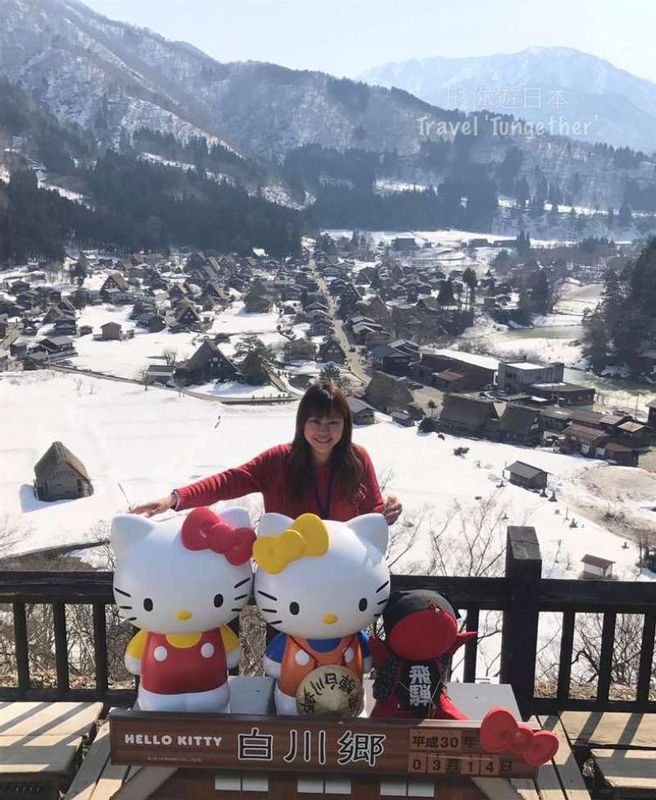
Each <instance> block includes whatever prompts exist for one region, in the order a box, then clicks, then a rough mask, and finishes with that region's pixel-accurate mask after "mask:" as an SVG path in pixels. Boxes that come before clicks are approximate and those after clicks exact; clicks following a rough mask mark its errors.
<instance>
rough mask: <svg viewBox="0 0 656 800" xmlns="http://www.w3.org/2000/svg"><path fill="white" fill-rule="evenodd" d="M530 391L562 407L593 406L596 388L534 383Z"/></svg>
mask: <svg viewBox="0 0 656 800" xmlns="http://www.w3.org/2000/svg"><path fill="white" fill-rule="evenodd" d="M529 390H530V392H531V393H532V394H534V395H535V396H536V397H542V398H544V399H545V400H551V401H552V402H554V403H557V404H558V405H560V406H591V405H592V404H593V403H594V399H595V390H594V387H592V386H578V385H577V384H575V383H566V382H558V383H532V384H530V386H529Z"/></svg>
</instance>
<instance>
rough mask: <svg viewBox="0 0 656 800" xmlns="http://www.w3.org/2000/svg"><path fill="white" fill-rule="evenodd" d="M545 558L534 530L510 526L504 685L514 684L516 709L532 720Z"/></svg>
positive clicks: (504, 615) (503, 645) (502, 664)
mask: <svg viewBox="0 0 656 800" xmlns="http://www.w3.org/2000/svg"><path fill="white" fill-rule="evenodd" d="M541 577H542V556H541V555H540V546H539V544H538V537H537V534H536V533H535V528H532V527H517V526H514V525H510V526H509V527H508V533H507V538H506V580H507V581H508V590H509V606H508V609H507V610H506V611H504V612H503V631H502V634H501V681H502V682H503V683H509V684H511V686H512V688H513V691H514V693H515V697H516V699H517V705H518V706H519V710H520V711H521V713H522V716H523V717H524V718H525V719H526V718H528V717H530V716H531V713H532V705H533V694H534V684H535V658H536V649H537V640H538V620H539V608H538V597H539V593H540V580H541Z"/></svg>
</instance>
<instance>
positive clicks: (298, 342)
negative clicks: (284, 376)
mask: <svg viewBox="0 0 656 800" xmlns="http://www.w3.org/2000/svg"><path fill="white" fill-rule="evenodd" d="M284 352H285V358H286V359H288V360H289V361H314V360H315V359H316V357H317V346H316V344H315V343H314V342H313V341H311V340H310V339H292V340H291V341H290V342H286V343H285V348H284Z"/></svg>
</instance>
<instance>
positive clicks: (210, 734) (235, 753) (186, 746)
mask: <svg viewBox="0 0 656 800" xmlns="http://www.w3.org/2000/svg"><path fill="white" fill-rule="evenodd" d="M479 729H480V723H479V722H474V721H469V720H467V721H460V720H458V721H456V720H448V721H447V720H425V721H424V720H422V721H417V722H414V721H399V720H372V719H363V718H357V719H347V720H336V719H328V718H323V719H321V718H318V717H310V716H304V717H259V716H244V715H241V714H239V715H230V714H172V713H144V712H138V711H115V712H112V714H111V715H110V738H111V754H112V756H111V757H112V762H113V763H115V764H139V765H147V764H151V765H161V766H177V767H196V768H219V769H225V770H237V771H260V770H261V771H266V772H270V773H271V772H290V771H293V772H299V773H302V772H314V773H322V774H323V773H325V774H331V773H336V772H339V773H340V774H342V775H346V774H352V775H360V776H362V775H365V776H366V775H412V776H415V777H419V775H425V776H426V777H427V778H429V777H431V776H438V775H444V776H448V777H457V776H466V777H502V778H530V777H533V776H534V775H535V772H536V770H535V768H534V767H531V766H529V765H528V764H526V763H525V762H524V761H523V760H522V759H521V757H520V756H518V755H516V754H513V753H501V754H498V755H494V756H490V755H487V754H486V753H484V752H483V751H482V748H481V744H480V738H479Z"/></svg>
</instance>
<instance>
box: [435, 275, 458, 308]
mask: <svg viewBox="0 0 656 800" xmlns="http://www.w3.org/2000/svg"><path fill="white" fill-rule="evenodd" d="M437 302H438V304H439V305H441V306H454V305H455V304H456V301H455V297H454V295H453V283H452V282H451V280H446V281H444V282H443V283H442V286H441V287H440V291H439V292H438V294H437Z"/></svg>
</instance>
